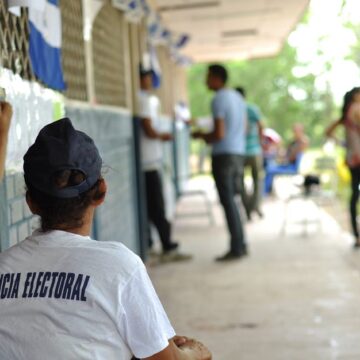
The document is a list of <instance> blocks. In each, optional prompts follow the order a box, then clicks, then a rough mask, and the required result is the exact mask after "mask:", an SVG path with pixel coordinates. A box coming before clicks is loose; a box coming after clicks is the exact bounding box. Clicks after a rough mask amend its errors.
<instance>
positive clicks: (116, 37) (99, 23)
mask: <svg viewBox="0 0 360 360" xmlns="http://www.w3.org/2000/svg"><path fill="white" fill-rule="evenodd" d="M124 28H125V23H124V16H123V13H122V12H120V11H119V10H116V9H114V8H113V7H112V6H111V5H110V4H106V5H104V7H103V8H102V9H101V11H100V12H99V14H98V16H97V17H96V19H95V22H94V25H93V32H92V38H93V61H94V78H95V96H96V101H97V102H98V103H99V104H107V105H115V106H123V107H125V106H126V91H125V58H124V57H125V51H126V50H125V49H124Z"/></svg>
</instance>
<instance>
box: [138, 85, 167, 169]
mask: <svg viewBox="0 0 360 360" xmlns="http://www.w3.org/2000/svg"><path fill="white" fill-rule="evenodd" d="M138 101H139V117H140V118H148V119H150V120H151V125H152V127H153V128H154V129H155V130H156V131H160V121H161V120H160V101H159V99H158V97H157V96H155V95H152V94H150V93H149V92H147V91H143V90H142V91H140V92H139V94H138ZM162 155H163V153H162V143H161V141H160V140H159V139H151V138H149V137H148V136H147V135H146V134H145V132H144V130H143V129H142V130H141V161H142V167H143V170H145V171H150V170H158V169H160V168H161V160H162Z"/></svg>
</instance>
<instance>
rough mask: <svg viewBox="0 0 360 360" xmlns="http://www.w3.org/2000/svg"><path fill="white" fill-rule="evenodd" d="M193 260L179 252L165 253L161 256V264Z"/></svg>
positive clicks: (188, 255)
mask: <svg viewBox="0 0 360 360" xmlns="http://www.w3.org/2000/svg"><path fill="white" fill-rule="evenodd" d="M192 258H193V256H192V255H190V254H184V253H181V252H179V251H178V250H170V251H165V252H163V253H162V255H161V256H160V262H162V263H168V262H180V261H189V260H191V259H192Z"/></svg>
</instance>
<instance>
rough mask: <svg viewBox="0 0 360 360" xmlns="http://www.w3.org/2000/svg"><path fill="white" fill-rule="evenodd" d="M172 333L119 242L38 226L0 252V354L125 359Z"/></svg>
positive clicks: (147, 351)
mask: <svg viewBox="0 0 360 360" xmlns="http://www.w3.org/2000/svg"><path fill="white" fill-rule="evenodd" d="M174 335H175V332H174V330H173V328H172V326H171V324H170V322H169V320H168V317H167V315H166V313H165V311H164V309H163V307H162V305H161V303H160V300H159V298H158V297H157V295H156V292H155V290H154V288H153V286H152V283H151V281H150V279H149V277H148V274H147V272H146V268H145V266H144V264H143V262H142V261H141V259H140V258H139V257H138V256H137V255H135V254H134V253H133V252H131V251H130V250H129V249H127V248H126V247H125V246H124V245H122V244H120V243H116V242H99V241H94V240H92V239H91V238H90V237H84V236H80V235H75V234H71V233H68V232H64V231H51V232H47V233H42V232H39V231H36V232H34V233H33V235H32V236H31V237H29V238H27V239H25V240H24V241H22V242H21V243H20V244H18V245H16V246H14V247H12V248H10V249H8V250H6V251H5V252H3V253H1V254H0V358H1V359H6V360H49V359H51V360H65V359H66V360H83V359H89V360H90V359H91V360H95V359H96V360H100V359H101V360H115V359H116V360H129V359H131V357H132V354H133V355H135V356H136V357H138V358H144V357H149V356H151V355H154V354H156V353H158V352H160V351H162V350H163V349H165V348H166V347H167V346H168V339H170V338H172V337H173V336H174Z"/></svg>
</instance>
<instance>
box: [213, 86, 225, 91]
mask: <svg viewBox="0 0 360 360" xmlns="http://www.w3.org/2000/svg"><path fill="white" fill-rule="evenodd" d="M222 89H225V84H224V85H221V86H219V87H218V88H217V89H216V90H215V91H220V90H222Z"/></svg>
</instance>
